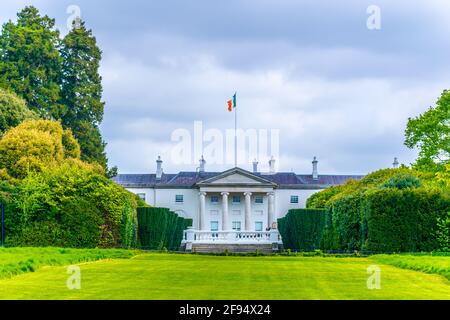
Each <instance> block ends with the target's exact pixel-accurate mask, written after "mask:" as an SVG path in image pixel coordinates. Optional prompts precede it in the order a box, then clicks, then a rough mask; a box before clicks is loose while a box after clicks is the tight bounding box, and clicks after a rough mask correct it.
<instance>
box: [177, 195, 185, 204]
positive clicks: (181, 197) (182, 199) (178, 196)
mask: <svg viewBox="0 0 450 320" xmlns="http://www.w3.org/2000/svg"><path fill="white" fill-rule="evenodd" d="M175 202H176V203H183V202H184V197H183V195H182V194H177V195H176V196H175Z"/></svg>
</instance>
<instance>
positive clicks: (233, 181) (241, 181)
mask: <svg viewBox="0 0 450 320" xmlns="http://www.w3.org/2000/svg"><path fill="white" fill-rule="evenodd" d="M198 185H210V186H214V185H255V186H258V185H261V186H267V185H274V183H273V182H271V181H269V180H266V179H264V178H262V177H260V176H258V175H255V174H253V173H251V172H249V171H246V170H243V169H240V168H234V169H230V170H227V171H225V172H222V173H221V174H219V175H217V176H214V177H212V178H209V179H206V180H203V181H200V182H199V183H198Z"/></svg>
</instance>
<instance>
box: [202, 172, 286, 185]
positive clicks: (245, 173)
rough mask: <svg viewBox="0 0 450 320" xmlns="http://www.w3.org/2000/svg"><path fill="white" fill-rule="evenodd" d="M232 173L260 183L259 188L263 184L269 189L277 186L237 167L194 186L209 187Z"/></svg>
mask: <svg viewBox="0 0 450 320" xmlns="http://www.w3.org/2000/svg"><path fill="white" fill-rule="evenodd" d="M234 172H239V173H241V174H242V175H244V176H247V177H248V178H253V179H254V180H256V181H260V182H262V184H261V185H260V186H262V185H263V184H264V185H266V186H270V187H275V186H278V184H276V183H274V182H272V181H270V180H268V179H266V178H263V177H261V176H260V175H257V174H254V173H253V172H250V171H247V170H245V169H242V168H239V167H234V168H231V169H228V170H226V171H223V172H221V173H219V174H218V175H215V176H213V177H210V178H207V179H205V180H202V181H199V182H197V183H196V185H198V186H205V185H209V184H211V183H212V182H214V181H216V180H219V179H221V178H223V177H226V176H228V175H230V174H232V173H234ZM214 185H216V186H220V185H222V184H214ZM242 185H253V184H245V183H243V184H242Z"/></svg>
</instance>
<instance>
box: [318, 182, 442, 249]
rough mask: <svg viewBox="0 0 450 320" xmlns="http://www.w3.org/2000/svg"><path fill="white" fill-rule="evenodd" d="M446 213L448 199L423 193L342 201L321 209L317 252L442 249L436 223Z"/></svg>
mask: <svg viewBox="0 0 450 320" xmlns="http://www.w3.org/2000/svg"><path fill="white" fill-rule="evenodd" d="M449 208H450V198H449V197H448V195H446V194H444V193H442V192H440V191H439V190H430V189H424V188H417V189H413V188H405V189H396V188H381V189H372V190H370V191H367V192H365V193H358V194H350V195H345V196H342V197H340V198H338V199H335V201H334V202H332V204H331V205H329V206H328V208H327V209H326V218H325V220H326V224H325V230H324V236H323V241H322V245H321V249H324V250H349V251H351V250H369V251H376V252H389V253H391V252H421V251H427V252H429V251H433V250H439V249H443V248H441V245H440V243H439V241H438V237H437V234H438V233H439V232H440V230H439V225H438V221H441V220H445V219H446V217H447V215H448V212H449ZM447 232H450V231H447Z"/></svg>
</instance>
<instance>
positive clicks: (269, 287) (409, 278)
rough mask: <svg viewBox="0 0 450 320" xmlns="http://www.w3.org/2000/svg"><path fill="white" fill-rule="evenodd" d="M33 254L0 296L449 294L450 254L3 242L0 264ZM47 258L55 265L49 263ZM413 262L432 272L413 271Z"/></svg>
mask: <svg viewBox="0 0 450 320" xmlns="http://www.w3.org/2000/svg"><path fill="white" fill-rule="evenodd" d="M61 250H63V251H61ZM31 257H32V258H31ZM127 258H128V259H127ZM27 259H33V261H35V260H36V261H40V262H39V263H37V264H36V268H37V270H35V271H34V272H26V271H33V270H24V271H22V272H26V273H23V274H20V275H16V276H13V277H9V278H8V277H6V276H7V274H6V273H5V272H3V279H0V299H450V281H449V280H448V279H446V278H445V277H444V276H442V275H445V273H446V272H448V271H449V270H450V257H430V256H407V255H397V256H387V255H380V256H372V257H368V258H356V257H353V258H349V257H346V258H335V257H282V256H260V257H236V256H228V257H225V256H204V255H178V254H159V253H140V252H138V251H126V250H98V249H96V250H76V249H56V248H48V249H29V248H23V249H1V250H0V270H6V269H8V268H5V265H7V266H10V267H9V268H10V269H11V268H12V267H11V266H18V265H20V261H27ZM98 259H103V260H100V261H94V260H98ZM45 261H47V262H48V263H47V264H53V265H52V266H44V265H45V264H46V262H45ZM79 261H90V262H83V263H80V264H79V266H80V270H81V289H79V290H69V289H68V288H67V285H66V281H67V279H68V277H69V275H68V274H67V266H63V265H67V264H70V263H78V262H79ZM371 265H377V266H378V267H379V268H380V270H381V288H380V289H372V290H369V289H368V288H367V284H366V283H367V279H368V277H369V275H368V274H367V267H368V266H371ZM430 266H434V267H433V268H431V267H430ZM414 268H415V269H417V270H422V271H425V272H429V273H430V274H427V273H425V272H421V271H414V270H409V269H414ZM1 275H2V272H1V271H0V276H1Z"/></svg>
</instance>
